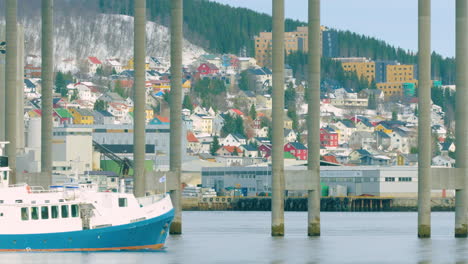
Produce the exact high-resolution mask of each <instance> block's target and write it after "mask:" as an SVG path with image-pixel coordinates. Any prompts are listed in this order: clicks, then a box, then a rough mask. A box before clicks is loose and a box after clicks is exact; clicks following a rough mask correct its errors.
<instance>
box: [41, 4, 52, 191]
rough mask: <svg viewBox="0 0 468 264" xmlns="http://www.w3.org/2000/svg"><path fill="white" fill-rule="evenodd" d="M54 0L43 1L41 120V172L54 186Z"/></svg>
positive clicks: (47, 181)
mask: <svg viewBox="0 0 468 264" xmlns="http://www.w3.org/2000/svg"><path fill="white" fill-rule="evenodd" d="M53 2H54V1H53V0H42V46H41V52H42V92H41V94H42V101H41V105H42V119H41V172H43V173H44V174H42V175H46V177H47V179H45V180H46V183H47V184H49V185H51V184H52V130H53V123H52V111H53V110H52V94H53V91H52V89H53V85H54V83H53V82H54V61H53V57H54V54H53V48H54V36H53V32H54V31H53V28H54V18H53Z"/></svg>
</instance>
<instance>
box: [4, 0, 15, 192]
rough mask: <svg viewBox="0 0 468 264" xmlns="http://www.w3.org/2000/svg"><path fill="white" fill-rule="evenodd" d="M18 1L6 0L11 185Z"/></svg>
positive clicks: (13, 149)
mask: <svg viewBox="0 0 468 264" xmlns="http://www.w3.org/2000/svg"><path fill="white" fill-rule="evenodd" d="M17 8H18V3H17V0H6V8H5V11H6V14H5V20H6V42H7V48H6V67H5V68H6V74H5V75H6V76H5V111H6V116H5V140H6V141H8V142H10V144H8V145H7V146H6V154H7V156H8V163H9V167H10V169H11V172H10V184H15V183H16V147H17V142H16V138H17V134H16V133H17V123H16V122H17V116H18V113H17V109H18V108H17V101H18V100H17V98H16V89H17V71H18V48H17V45H18V39H17V36H18V26H17V23H18V22H17Z"/></svg>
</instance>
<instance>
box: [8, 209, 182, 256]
mask: <svg viewBox="0 0 468 264" xmlns="http://www.w3.org/2000/svg"><path fill="white" fill-rule="evenodd" d="M173 218H174V209H172V210H171V211H169V212H167V213H165V214H163V215H160V216H158V217H155V218H151V219H147V220H143V221H139V222H135V223H130V224H125V225H119V226H111V227H105V228H99V229H90V230H80V231H73V232H61V233H45V234H18V235H0V251H96V250H126V249H128V250H132V249H157V248H161V247H162V246H163V245H164V243H165V241H166V237H167V234H168V232H169V226H170V224H171V222H172V219H173Z"/></svg>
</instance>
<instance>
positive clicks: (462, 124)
mask: <svg viewBox="0 0 468 264" xmlns="http://www.w3.org/2000/svg"><path fill="white" fill-rule="evenodd" d="M467 2H468V0H457V1H456V34H457V36H456V60H457V62H456V63H457V67H456V68H457V81H456V85H457V98H456V100H457V107H456V109H455V118H456V127H455V129H456V131H455V134H456V137H455V138H456V147H457V151H456V155H457V157H456V158H457V159H456V168H457V170H456V172H457V174H458V175H457V176H458V177H459V178H460V179H461V182H462V183H463V185H462V186H460V187H461V188H460V189H457V190H456V194H455V195H456V196H455V237H467V235H468V208H467V207H468V171H467V166H468V160H467V159H468V139H467V138H466V137H467V136H468V120H467V119H468V90H467V89H468V83H467V78H468V67H467V63H468V53H467V49H468V46H467V45H468V37H467V30H468V19H467V13H468V10H467V8H468V3H467Z"/></svg>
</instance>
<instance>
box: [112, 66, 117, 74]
mask: <svg viewBox="0 0 468 264" xmlns="http://www.w3.org/2000/svg"><path fill="white" fill-rule="evenodd" d="M116 74H117V71H116V70H115V68H114V67H112V75H116Z"/></svg>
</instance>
